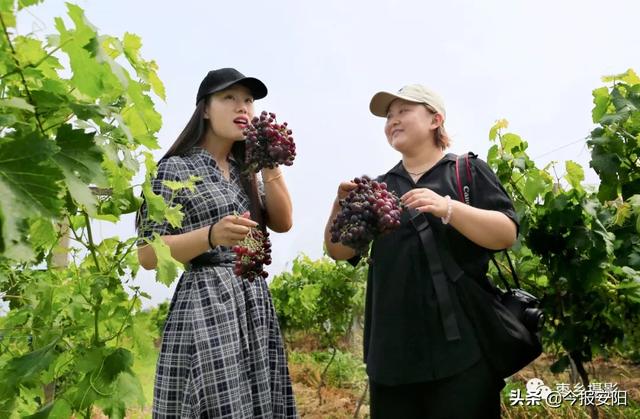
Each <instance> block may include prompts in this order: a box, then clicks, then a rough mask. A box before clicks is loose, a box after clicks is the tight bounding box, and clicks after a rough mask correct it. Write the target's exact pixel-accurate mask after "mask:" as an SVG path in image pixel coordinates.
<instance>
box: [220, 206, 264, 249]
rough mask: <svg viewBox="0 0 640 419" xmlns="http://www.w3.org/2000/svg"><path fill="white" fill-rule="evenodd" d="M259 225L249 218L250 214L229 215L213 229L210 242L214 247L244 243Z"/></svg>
mask: <svg viewBox="0 0 640 419" xmlns="http://www.w3.org/2000/svg"><path fill="white" fill-rule="evenodd" d="M257 225H258V223H256V222H255V221H253V220H252V219H251V218H249V212H245V213H244V214H242V216H240V215H227V216H226V217H223V218H222V219H221V220H220V221H218V222H217V223H215V224H214V225H213V227H212V228H211V230H210V231H211V236H210V237H209V240H210V242H211V243H212V244H213V245H214V246H234V245H236V244H238V242H240V241H242V239H244V238H245V237H246V236H247V234H249V232H250V231H251V229H252V228H254V227H256V226H257Z"/></svg>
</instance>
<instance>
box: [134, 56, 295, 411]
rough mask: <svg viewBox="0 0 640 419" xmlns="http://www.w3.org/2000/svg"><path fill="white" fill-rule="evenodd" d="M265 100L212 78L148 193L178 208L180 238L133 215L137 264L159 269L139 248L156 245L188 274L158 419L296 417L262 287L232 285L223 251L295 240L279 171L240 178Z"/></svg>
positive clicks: (162, 366)
mask: <svg viewBox="0 0 640 419" xmlns="http://www.w3.org/2000/svg"><path fill="white" fill-rule="evenodd" d="M266 94H267V88H266V87H265V85H264V84H263V83H262V82H261V81H260V80H258V79H255V78H251V77H245V76H244V75H242V74H241V73H240V72H238V71H237V70H235V69H232V68H223V69H219V70H214V71H210V72H209V73H208V74H207V76H206V77H205V78H204V80H203V81H202V83H201V84H200V88H199V89H198V94H197V97H196V110H195V112H194V113H193V116H192V117H191V119H190V121H189V122H188V124H187V126H186V127H185V129H184V130H183V132H182V133H181V134H180V136H179V137H178V139H177V140H176V142H175V143H174V144H173V146H172V147H171V148H170V149H169V151H168V152H167V154H166V155H165V156H164V157H163V158H162V159H161V160H160V162H159V163H158V173H157V176H156V177H155V179H154V180H153V181H152V187H153V192H154V193H156V194H158V195H161V196H162V197H163V198H164V199H165V201H167V202H170V203H171V205H178V204H180V205H182V211H183V213H184V219H183V221H182V227H180V228H175V227H173V226H171V225H170V224H169V223H168V222H166V221H165V222H162V223H158V222H155V221H153V220H151V217H149V214H148V207H147V205H146V203H145V204H143V206H142V208H141V212H140V217H139V220H138V228H139V231H140V236H141V238H142V239H141V245H140V247H139V248H138V258H139V260H140V264H141V265H142V266H143V267H144V268H146V269H154V268H155V267H156V264H157V259H156V255H155V253H154V251H153V249H152V248H151V246H149V245H147V244H146V242H147V240H150V239H152V237H153V234H154V233H158V234H159V235H160V236H161V237H162V239H163V240H164V242H165V243H166V244H167V245H168V246H169V247H170V249H171V254H172V255H173V257H174V258H175V259H177V260H179V261H180V262H183V263H185V264H186V270H185V272H184V274H183V275H182V277H181V278H180V280H179V282H178V285H177V288H176V291H175V294H174V295H173V299H172V301H171V306H170V309H169V314H168V316H167V321H166V324H165V328H164V332H163V336H162V346H161V350H160V356H159V359H158V364H157V370H156V378H155V388H154V400H153V417H154V418H169V417H171V418H234V419H235V418H290V417H297V413H296V406H295V400H294V396H293V391H292V389H291V381H290V378H289V372H288V368H287V361H286V357H285V351H284V347H283V343H282V338H281V334H280V328H279V325H278V320H277V318H276V313H275V310H274V307H273V303H272V300H271V295H270V293H269V289H268V286H267V283H266V282H265V281H264V280H262V279H256V280H254V281H253V282H249V281H248V280H246V279H241V278H239V277H237V276H235V275H234V273H233V260H234V254H233V252H232V250H231V246H233V245H235V244H236V243H238V242H239V241H241V240H242V239H243V238H244V237H245V236H246V235H247V234H248V233H249V231H250V229H251V228H252V227H255V226H257V225H258V222H260V221H263V220H264V221H265V222H266V225H267V226H268V227H269V228H270V229H271V230H273V231H276V232H285V231H287V230H289V229H290V228H291V222H292V221H291V213H292V210H291V200H290V197H289V193H288V191H287V186H286V184H285V182H284V179H283V177H282V173H281V172H280V169H278V168H276V169H264V170H263V171H262V173H261V177H262V182H261V183H260V184H258V182H257V179H256V176H255V174H252V175H251V176H246V175H243V174H241V170H242V166H243V155H244V154H243V153H244V142H243V141H241V140H242V138H243V129H244V127H245V126H246V125H247V124H248V123H249V122H250V121H251V119H252V117H253V112H254V109H253V101H254V99H261V98H263V97H265V96H266ZM191 176H198V177H200V180H198V181H197V182H196V185H195V190H193V191H189V190H188V189H181V190H179V191H175V192H174V191H172V190H171V189H170V188H169V187H168V186H167V185H166V184H165V181H186V180H188V179H189V178H190V177H191ZM238 214H241V215H245V216H238ZM249 215H250V216H251V218H249ZM257 221H258V222H257Z"/></svg>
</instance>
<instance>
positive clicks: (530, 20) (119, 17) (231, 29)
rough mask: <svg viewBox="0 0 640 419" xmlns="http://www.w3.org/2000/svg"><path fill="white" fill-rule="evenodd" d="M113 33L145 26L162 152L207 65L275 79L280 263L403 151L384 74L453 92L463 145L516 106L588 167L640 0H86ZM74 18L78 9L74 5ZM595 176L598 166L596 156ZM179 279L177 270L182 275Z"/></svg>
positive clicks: (104, 230)
mask: <svg viewBox="0 0 640 419" xmlns="http://www.w3.org/2000/svg"><path fill="white" fill-rule="evenodd" d="M75 4H78V5H79V6H80V7H82V8H83V9H84V10H85V13H86V16H87V18H88V20H89V21H90V22H92V23H93V25H94V26H96V27H97V28H98V30H99V33H101V34H108V35H113V36H118V37H122V36H123V35H124V33H125V32H130V33H135V34H137V35H139V36H140V37H141V38H142V43H143V47H142V50H141V52H142V56H143V57H144V58H145V59H147V60H148V59H153V60H155V61H156V62H157V64H158V66H159V71H158V74H159V76H160V78H161V79H162V81H163V82H164V85H165V88H166V101H164V102H163V101H162V100H159V99H158V100H156V108H157V110H158V111H159V112H160V113H161V115H162V118H163V127H162V130H161V131H160V133H159V136H158V138H159V144H160V146H161V150H157V151H156V152H155V153H154V155H156V156H157V157H158V158H159V157H161V155H162V154H164V152H165V151H166V150H167V149H168V147H169V146H170V145H171V144H172V143H173V141H174V140H175V138H176V137H177V135H178V134H179V132H180V131H181V130H182V128H183V127H184V125H185V124H186V122H187V120H188V118H189V117H190V115H191V113H192V112H193V110H194V106H195V105H194V102H195V95H196V91H197V88H198V85H199V83H200V81H201V80H202V78H203V77H204V75H205V74H206V73H207V71H209V70H211V69H215V68H221V67H235V68H237V69H238V70H240V71H241V72H242V73H244V74H245V75H247V76H253V77H257V78H259V79H261V80H262V81H263V82H264V83H265V84H266V85H267V87H268V89H269V95H268V96H267V97H266V98H265V99H263V100H260V101H256V103H255V110H256V113H259V112H260V111H261V110H268V111H270V112H275V113H276V114H277V116H278V120H279V121H287V122H288V123H289V125H290V127H291V128H292V129H293V134H294V138H295V141H296V147H297V157H296V160H295V162H294V165H293V166H291V167H286V168H283V172H284V177H285V179H286V182H287V185H288V187H289V191H290V194H291V197H292V201H293V208H294V213H293V218H294V225H293V228H292V229H291V230H290V231H289V232H287V233H284V234H276V233H272V234H271V239H272V242H273V254H272V256H273V263H272V264H271V265H270V266H269V267H268V269H267V270H268V272H269V273H270V274H271V277H273V275H276V274H278V273H279V272H282V271H283V270H288V269H289V268H290V267H291V262H292V261H293V259H294V258H295V257H296V256H298V255H299V254H303V253H304V254H306V255H308V256H310V257H311V258H314V259H315V258H319V257H321V256H322V252H323V250H322V238H323V229H324V225H325V222H326V218H327V216H328V213H329V209H330V207H331V204H332V202H333V199H334V198H335V194H336V190H337V187H338V184H339V182H341V181H345V180H349V179H352V178H353V177H355V176H360V175H363V174H368V175H370V176H376V175H378V174H381V173H384V172H386V171H387V170H388V169H390V168H391V167H393V166H394V165H395V164H396V163H397V162H398V161H399V160H400V155H399V154H398V153H397V152H395V151H394V150H393V149H392V148H391V147H390V146H389V145H388V144H387V142H386V138H385V136H384V133H383V125H384V120H383V119H381V118H377V117H374V116H373V115H371V114H370V113H369V108H368V105H369V100H370V99H371V97H372V96H373V94H374V93H376V92H377V91H380V90H386V91H391V92H395V91H397V90H398V89H400V88H401V87H402V86H403V85H406V84H411V83H420V84H424V85H426V86H428V87H430V88H431V89H433V90H435V91H436V92H438V93H439V94H440V95H441V96H442V97H443V98H444V101H445V106H446V110H447V119H446V122H445V126H446V128H447V131H448V133H449V134H450V136H451V137H452V139H453V145H452V147H451V148H450V149H449V151H450V152H453V153H464V152H467V151H474V152H475V153H477V154H479V156H480V157H481V158H483V159H485V158H486V155H487V151H488V149H489V148H490V146H491V143H490V142H489V139H488V133H489V129H490V128H491V126H493V124H494V123H495V121H496V120H498V119H503V118H505V119H507V120H508V121H509V123H510V126H509V131H511V132H514V133H517V134H519V135H520V136H522V138H523V139H525V140H526V141H528V143H529V155H530V157H532V158H533V159H534V161H536V163H538V166H543V165H545V164H547V163H549V162H550V161H557V162H559V163H560V164H559V165H558V168H559V172H560V173H562V171H563V167H564V164H563V163H564V161H565V160H573V161H576V162H578V163H580V164H581V165H583V167H584V168H585V169H587V167H588V162H589V152H588V150H587V148H586V146H585V138H586V137H587V136H588V135H589V132H590V131H591V130H592V129H593V123H592V121H591V109H592V107H593V103H592V95H591V92H592V90H593V89H595V88H597V87H600V86H602V85H604V84H603V82H602V81H601V77H602V76H605V75H610V74H617V73H622V72H624V71H626V70H627V69H628V68H633V69H634V70H636V71H640V55H639V54H638V46H639V45H640V31H638V30H637V28H638V25H637V16H640V2H638V1H631V0H629V1H621V0H610V1H608V2H606V4H605V2H603V1H601V0H600V1H593V0H583V1H571V0H555V1H549V0H539V1H535V2H534V1H523V0H509V1H506V0H504V1H499V0H483V1H472V0H460V1H446V2H445V1H441V2H433V1H376V0H369V1H360V0H353V1H337V0H323V1H306V2H303V1H292V0H289V1H277V0H272V1H245V2H231V1H189V0H183V1H180V2H175V1H173V2H167V1H159V0H156V1H149V0H137V1H131V0H127V1H124V0H109V1H104V0H102V1H101V0H82V1H78V2H76V3H75ZM55 16H66V9H65V5H64V2H62V1H58V0H47V1H46V2H45V3H44V4H42V5H39V6H36V7H32V8H30V9H28V10H27V11H23V12H21V15H19V19H18V33H20V34H26V33H30V32H35V33H36V35H37V36H42V37H44V36H45V35H46V34H50V33H55V27H54V23H53V17H55ZM67 21H68V19H67ZM586 175H587V181H589V182H591V183H597V176H596V175H595V173H593V172H592V171H590V170H587V173H586ZM133 225H134V222H133V217H130V216H127V217H123V219H122V221H121V222H120V223H118V224H117V225H115V226H114V225H112V224H108V223H104V224H100V225H98V226H97V229H98V234H99V236H101V237H108V236H112V235H114V234H117V235H118V236H120V238H122V239H125V238H128V237H131V236H133V235H134V234H135V232H134V228H133ZM176 282H177V281H176ZM176 282H174V284H173V286H172V287H169V288H167V287H165V286H164V285H161V284H159V283H156V282H155V280H154V273H153V272H148V271H141V273H140V274H139V275H138V277H137V278H136V283H137V285H139V286H141V288H142V289H143V290H145V291H147V292H149V293H150V294H151V295H152V299H151V300H149V301H145V302H144V305H145V306H151V305H155V304H157V303H159V302H161V301H164V300H166V299H170V298H171V295H172V292H173V289H174V288H175V284H176Z"/></svg>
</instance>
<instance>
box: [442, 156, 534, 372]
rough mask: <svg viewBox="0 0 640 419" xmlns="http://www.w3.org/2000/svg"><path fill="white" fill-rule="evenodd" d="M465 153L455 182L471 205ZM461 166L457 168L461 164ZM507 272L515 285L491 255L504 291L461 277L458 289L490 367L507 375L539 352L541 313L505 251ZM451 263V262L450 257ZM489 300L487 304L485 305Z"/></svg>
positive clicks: (470, 185)
mask: <svg viewBox="0 0 640 419" xmlns="http://www.w3.org/2000/svg"><path fill="white" fill-rule="evenodd" d="M470 155H471V156H473V157H475V155H473V154H471V153H469V154H466V155H462V156H459V157H458V158H457V160H456V183H457V185H458V195H459V199H460V201H462V202H465V203H466V204H467V205H471V194H472V192H473V175H472V170H471V164H470V161H469V156H470ZM460 166H463V167H462V169H463V170H460V169H461V167H460ZM504 254H505V255H506V259H507V261H508V262H509V268H510V270H511V275H512V277H513V280H514V282H515V284H516V288H512V287H511V286H510V285H509V283H508V282H507V280H506V279H505V277H504V276H503V275H502V271H501V270H500V266H499V265H498V263H497V262H496V260H495V258H494V256H493V254H491V260H492V261H493V263H494V265H495V266H496V268H497V270H498V276H499V278H500V280H501V282H502V283H503V284H504V286H505V290H501V289H500V288H498V287H496V286H494V285H493V284H491V282H490V281H489V280H488V279H486V280H485V281H483V282H485V284H484V286H482V285H481V284H479V282H478V281H477V280H474V279H473V278H471V277H468V276H465V278H466V279H468V280H467V281H459V284H460V287H459V288H458V290H459V293H460V294H461V297H462V298H463V300H464V302H463V307H464V308H465V310H466V312H467V315H468V316H469V318H470V320H471V322H472V323H473V325H474V328H475V330H476V335H477V338H478V341H479V343H480V346H481V347H482V349H483V352H484V354H485V357H486V358H487V360H488V361H489V363H490V364H491V365H492V367H493V368H494V370H495V371H496V372H497V373H498V374H499V375H500V376H502V377H508V376H510V375H512V374H514V373H516V372H517V371H519V370H520V369H522V368H524V367H525V366H527V365H528V364H529V363H530V362H532V361H533V360H535V359H536V358H537V357H538V356H539V355H540V354H541V353H542V345H541V343H540V329H541V328H542V324H543V320H544V316H543V314H542V311H541V310H540V309H539V308H538V307H539V304H540V302H539V300H538V299H537V298H536V297H534V296H533V295H531V294H530V293H528V292H526V291H524V290H522V289H521V288H520V281H519V280H518V276H517V274H516V271H515V269H514V267H513V264H512V263H511V258H510V257H509V254H508V253H507V251H506V250H505V251H504ZM451 262H453V263H455V261H453V259H452V260H451ZM487 302H489V304H487Z"/></svg>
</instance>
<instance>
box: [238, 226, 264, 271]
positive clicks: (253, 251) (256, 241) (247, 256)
mask: <svg viewBox="0 0 640 419" xmlns="http://www.w3.org/2000/svg"><path fill="white" fill-rule="evenodd" d="M233 252H234V253H235V254H236V260H235V266H234V268H233V272H234V273H235V274H236V275H237V276H239V277H242V278H245V279H248V280H249V282H252V281H253V280H254V279H256V278H258V277H262V278H266V277H267V276H269V274H268V273H267V272H266V271H265V270H264V269H263V268H264V265H269V264H271V240H269V233H268V232H267V231H262V230H261V229H258V228H253V229H251V231H250V232H249V234H248V235H247V237H245V238H244V239H243V240H242V241H241V242H240V243H238V244H237V245H235V246H233Z"/></svg>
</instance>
